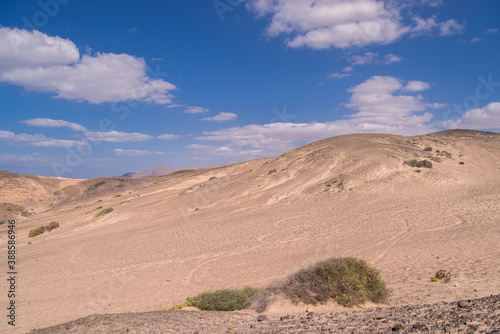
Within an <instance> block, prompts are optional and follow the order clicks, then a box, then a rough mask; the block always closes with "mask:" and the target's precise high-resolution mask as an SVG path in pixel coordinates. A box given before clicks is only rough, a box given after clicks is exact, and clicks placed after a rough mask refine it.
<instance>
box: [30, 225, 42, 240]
mask: <svg viewBox="0 0 500 334" xmlns="http://www.w3.org/2000/svg"><path fill="white" fill-rule="evenodd" d="M43 232H45V227H44V226H40V227H37V228H34V229H32V230H31V231H30V233H29V234H28V237H30V238H33V237H36V236H37V235H40V234H42V233H43Z"/></svg>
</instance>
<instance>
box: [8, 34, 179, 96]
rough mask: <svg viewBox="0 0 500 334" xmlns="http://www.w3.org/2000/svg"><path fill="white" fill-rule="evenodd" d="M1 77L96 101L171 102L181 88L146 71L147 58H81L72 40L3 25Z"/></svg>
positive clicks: (34, 88)
mask: <svg viewBox="0 0 500 334" xmlns="http://www.w3.org/2000/svg"><path fill="white" fill-rule="evenodd" d="M0 82H5V83H8V84H12V85H16V86H21V87H23V88H25V89H26V90H28V91H37V92H48V93H52V94H55V96H56V97H58V98H62V99H66V100H76V101H88V102H90V103H104V102H119V101H126V100H138V101H142V102H150V103H155V104H169V103H171V101H172V98H173V96H172V94H171V93H170V91H172V90H175V89H176V87H175V86H174V85H173V84H171V83H169V82H166V81H164V80H161V79H153V78H151V77H149V76H148V75H147V73H146V63H145V61H144V59H142V58H136V57H134V56H130V55H127V54H113V53H96V54H95V55H90V54H86V55H83V56H81V57H80V52H79V51H78V49H77V47H76V45H75V44H74V43H73V42H71V41H70V40H67V39H62V38H60V37H57V36H56V37H52V36H48V35H46V34H44V33H41V32H39V31H27V30H21V29H11V28H5V27H3V28H0Z"/></svg>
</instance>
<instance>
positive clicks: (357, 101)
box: [191, 76, 436, 156]
mask: <svg viewBox="0 0 500 334" xmlns="http://www.w3.org/2000/svg"><path fill="white" fill-rule="evenodd" d="M406 86H408V84H406V85H405V84H404V82H402V81H401V80H399V79H397V78H394V77H382V76H375V77H372V78H370V79H368V80H366V81H365V82H363V83H361V84H359V85H357V86H355V87H353V88H351V89H349V92H351V93H352V95H351V98H350V100H349V102H348V103H347V104H346V106H347V107H349V108H351V109H353V110H354V111H355V112H354V113H352V114H350V115H347V116H346V117H345V119H341V120H337V121H332V122H325V123H316V122H315V123H271V124H264V125H257V124H252V125H247V126H244V127H232V128H227V129H221V130H217V131H211V132H204V133H203V136H200V137H198V138H197V139H199V140H201V141H221V142H227V144H225V145H224V146H223V147H228V148H232V149H235V150H238V151H239V150H245V151H250V150H257V151H259V150H262V152H260V153H259V154H260V155H261V156H266V155H272V154H276V153H280V152H284V151H286V150H289V149H291V148H293V143H296V142H299V141H314V140H318V139H322V138H327V137H332V136H337V135H342V134H348V133H364V132H372V133H373V132H375V133H397V134H406V135H411V134H422V133H428V132H432V131H435V130H436V128H435V127H434V126H433V125H431V124H429V122H430V121H431V119H432V117H433V116H432V114H430V113H421V112H423V111H425V110H426V109H427V108H433V107H434V106H435V105H434V104H430V103H425V102H423V101H422V100H423V98H422V97H421V96H413V95H405V94H404V93H405V92H407V90H405V87H406ZM203 147H204V145H201V146H200V147H191V148H192V149H193V148H198V149H200V150H201V149H203ZM225 150H226V151H227V152H231V151H230V150H227V149H225Z"/></svg>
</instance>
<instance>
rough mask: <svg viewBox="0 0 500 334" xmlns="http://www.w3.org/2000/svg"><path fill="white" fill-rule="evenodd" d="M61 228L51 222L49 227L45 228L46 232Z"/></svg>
mask: <svg viewBox="0 0 500 334" xmlns="http://www.w3.org/2000/svg"><path fill="white" fill-rule="evenodd" d="M58 227H59V223H57V222H50V223H49V224H48V225H46V226H45V231H48V232H50V231H52V230H53V229H55V228H58Z"/></svg>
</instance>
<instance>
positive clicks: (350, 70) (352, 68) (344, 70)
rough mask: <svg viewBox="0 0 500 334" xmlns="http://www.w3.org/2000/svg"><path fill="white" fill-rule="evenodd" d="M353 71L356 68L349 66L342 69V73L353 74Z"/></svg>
mask: <svg viewBox="0 0 500 334" xmlns="http://www.w3.org/2000/svg"><path fill="white" fill-rule="evenodd" d="M352 71H354V67H352V66H347V67H344V68H343V69H342V72H344V73H346V72H352Z"/></svg>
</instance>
